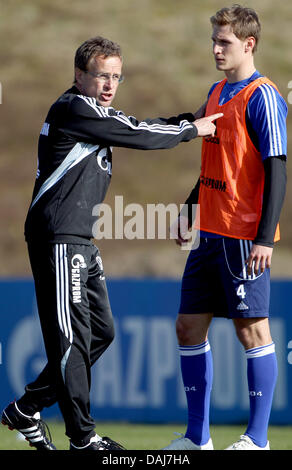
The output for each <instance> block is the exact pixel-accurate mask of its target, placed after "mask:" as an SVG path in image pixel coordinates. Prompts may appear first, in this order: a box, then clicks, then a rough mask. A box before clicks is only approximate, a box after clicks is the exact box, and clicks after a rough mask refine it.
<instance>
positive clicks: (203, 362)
mask: <svg viewBox="0 0 292 470" xmlns="http://www.w3.org/2000/svg"><path fill="white" fill-rule="evenodd" d="M179 353H180V362H181V372H182V379H183V384H184V389H185V393H186V397H187V404H188V426H187V431H186V434H185V437H188V438H189V439H190V440H191V441H193V442H194V443H195V444H197V445H203V444H206V443H207V442H208V440H209V439H210V431H209V411H210V395H211V389H212V382H213V360H212V353H211V349H210V345H209V342H208V340H207V341H205V342H204V343H201V344H198V345H195V346H180V347H179Z"/></svg>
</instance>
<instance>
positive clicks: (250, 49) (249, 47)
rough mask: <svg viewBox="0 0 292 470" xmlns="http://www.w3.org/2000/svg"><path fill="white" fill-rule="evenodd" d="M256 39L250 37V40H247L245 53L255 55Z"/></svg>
mask: <svg viewBox="0 0 292 470" xmlns="http://www.w3.org/2000/svg"><path fill="white" fill-rule="evenodd" d="M255 43H256V41H255V38H254V37H253V36H250V37H249V38H247V39H246V41H245V49H244V50H245V52H251V53H253V50H254V47H255Z"/></svg>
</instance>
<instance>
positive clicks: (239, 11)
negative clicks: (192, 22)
mask: <svg viewBox="0 0 292 470" xmlns="http://www.w3.org/2000/svg"><path fill="white" fill-rule="evenodd" d="M210 21H211V23H212V26H213V27H214V26H225V25H230V26H231V28H232V31H233V33H234V34H235V36H236V37H237V38H238V39H241V40H244V39H247V38H248V37H250V36H253V37H254V38H255V45H254V48H253V52H255V51H256V49H257V44H258V42H259V39H260V32H261V24H260V21H259V18H258V15H257V14H256V12H255V11H254V10H253V9H252V8H247V7H242V6H241V5H238V4H235V5H232V7H226V8H221V10H219V11H217V13H216V14H215V15H214V16H212V17H211V18H210Z"/></svg>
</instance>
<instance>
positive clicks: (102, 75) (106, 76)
mask: <svg viewBox="0 0 292 470" xmlns="http://www.w3.org/2000/svg"><path fill="white" fill-rule="evenodd" d="M84 72H85V73H88V74H89V75H91V76H92V77H94V78H97V80H99V81H100V82H104V83H105V82H108V81H109V80H113V82H114V83H122V82H123V81H124V76H123V75H119V74H118V73H114V74H113V75H111V74H110V73H106V72H98V73H93V72H89V70H84Z"/></svg>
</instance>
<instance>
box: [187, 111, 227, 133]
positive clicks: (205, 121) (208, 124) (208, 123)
mask: <svg viewBox="0 0 292 470" xmlns="http://www.w3.org/2000/svg"><path fill="white" fill-rule="evenodd" d="M222 116H223V113H217V114H211V115H210V116H207V117H203V118H201V119H196V121H194V122H193V124H194V125H195V126H196V128H197V129H198V137H213V136H214V135H215V132H216V124H214V123H213V121H216V119H219V118H221V117H222Z"/></svg>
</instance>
